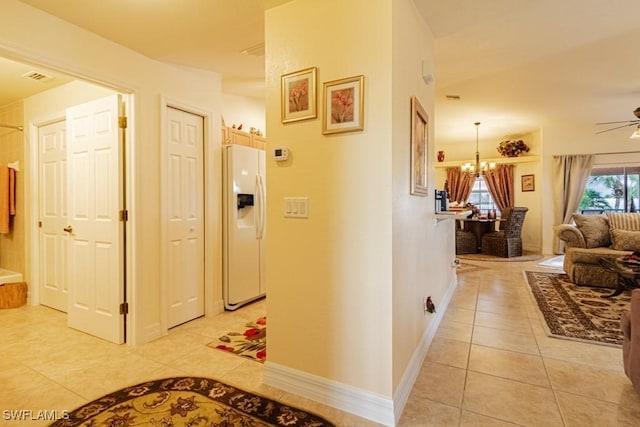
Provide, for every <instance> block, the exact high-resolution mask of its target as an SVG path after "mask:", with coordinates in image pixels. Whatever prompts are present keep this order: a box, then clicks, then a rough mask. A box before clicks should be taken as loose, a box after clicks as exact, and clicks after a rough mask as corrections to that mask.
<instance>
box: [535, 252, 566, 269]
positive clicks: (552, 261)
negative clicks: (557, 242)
mask: <svg viewBox="0 0 640 427" xmlns="http://www.w3.org/2000/svg"><path fill="white" fill-rule="evenodd" d="M563 264H564V255H560V256H557V257H553V258H549V259H548V260H545V261H542V262H539V263H538V265H539V266H540V267H549V268H558V269H561V270H562V268H563V267H564V266H563Z"/></svg>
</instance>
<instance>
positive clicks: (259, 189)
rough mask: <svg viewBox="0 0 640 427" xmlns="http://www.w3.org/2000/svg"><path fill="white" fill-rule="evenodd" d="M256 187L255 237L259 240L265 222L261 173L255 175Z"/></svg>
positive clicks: (262, 234)
mask: <svg viewBox="0 0 640 427" xmlns="http://www.w3.org/2000/svg"><path fill="white" fill-rule="evenodd" d="M256 187H257V193H258V209H257V212H256V214H257V225H258V226H257V227H256V238H257V239H258V240H261V239H262V237H263V236H264V223H265V206H264V184H263V181H262V175H256Z"/></svg>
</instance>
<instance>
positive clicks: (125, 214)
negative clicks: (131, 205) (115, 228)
mask: <svg viewBox="0 0 640 427" xmlns="http://www.w3.org/2000/svg"><path fill="white" fill-rule="evenodd" d="M120 221H129V211H128V210H126V209H123V210H121V211H120Z"/></svg>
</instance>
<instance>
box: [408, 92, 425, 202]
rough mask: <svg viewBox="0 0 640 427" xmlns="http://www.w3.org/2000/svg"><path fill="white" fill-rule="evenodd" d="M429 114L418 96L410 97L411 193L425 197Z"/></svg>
mask: <svg viewBox="0 0 640 427" xmlns="http://www.w3.org/2000/svg"><path fill="white" fill-rule="evenodd" d="M428 136H429V116H427V112H426V111H425V109H424V108H423V107H422V105H421V104H420V102H419V101H418V98H416V97H415V96H413V97H411V194H413V195H414V196H422V197H426V196H427V194H428V191H427V160H428V159H427V146H428V141H427V139H428Z"/></svg>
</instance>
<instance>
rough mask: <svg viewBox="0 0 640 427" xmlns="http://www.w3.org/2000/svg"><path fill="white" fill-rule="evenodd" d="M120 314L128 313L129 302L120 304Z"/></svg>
mask: <svg viewBox="0 0 640 427" xmlns="http://www.w3.org/2000/svg"><path fill="white" fill-rule="evenodd" d="M120 314H129V303H128V302H123V303H122V304H120Z"/></svg>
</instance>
